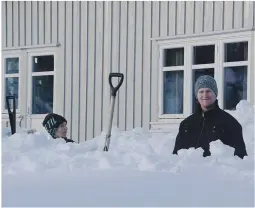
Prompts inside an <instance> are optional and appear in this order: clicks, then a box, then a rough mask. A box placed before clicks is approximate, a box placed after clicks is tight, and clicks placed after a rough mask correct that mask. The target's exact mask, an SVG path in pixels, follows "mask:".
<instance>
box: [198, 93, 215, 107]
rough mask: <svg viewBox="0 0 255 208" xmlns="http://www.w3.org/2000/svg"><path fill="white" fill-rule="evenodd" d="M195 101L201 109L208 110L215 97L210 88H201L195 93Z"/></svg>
mask: <svg viewBox="0 0 255 208" xmlns="http://www.w3.org/2000/svg"><path fill="white" fill-rule="evenodd" d="M197 99H198V102H199V104H200V105H201V108H202V109H208V108H210V106H211V105H212V104H213V103H214V102H215V100H216V95H215V93H214V92H213V91H212V90H211V89H210V88H201V89H199V90H198V92H197Z"/></svg>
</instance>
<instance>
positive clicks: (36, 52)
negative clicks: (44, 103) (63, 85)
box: [27, 49, 57, 122]
mask: <svg viewBox="0 0 255 208" xmlns="http://www.w3.org/2000/svg"><path fill="white" fill-rule="evenodd" d="M48 55H53V56H54V70H53V71H46V72H33V71H32V70H33V67H32V65H31V64H32V60H33V57H34V56H48ZM27 58H28V62H27V63H28V79H29V81H28V105H27V107H28V108H27V115H28V116H29V118H28V121H29V122H30V120H31V119H39V118H43V117H45V115H46V114H47V113H46V114H33V113H32V100H33V98H32V96H33V95H32V86H33V77H35V76H47V75H53V77H54V79H53V82H54V83H53V87H54V88H53V112H55V110H56V105H57V102H56V101H57V100H56V93H55V92H56V89H57V83H56V71H57V69H56V67H57V51H56V49H48V50H45V51H42V50H41V49H38V50H34V49H31V50H28V57H27Z"/></svg>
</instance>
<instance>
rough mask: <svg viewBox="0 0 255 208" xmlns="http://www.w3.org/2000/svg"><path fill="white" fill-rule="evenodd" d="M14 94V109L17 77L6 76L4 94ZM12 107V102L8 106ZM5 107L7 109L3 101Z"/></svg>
mask: <svg viewBox="0 0 255 208" xmlns="http://www.w3.org/2000/svg"><path fill="white" fill-rule="evenodd" d="M10 95H12V96H15V98H16V99H15V104H16V109H17V108H18V104H19V103H18V100H19V99H18V98H19V78H18V77H8V78H5V96H10ZM10 107H11V108H13V106H12V104H11V106H10ZM5 109H7V104H6V102H5Z"/></svg>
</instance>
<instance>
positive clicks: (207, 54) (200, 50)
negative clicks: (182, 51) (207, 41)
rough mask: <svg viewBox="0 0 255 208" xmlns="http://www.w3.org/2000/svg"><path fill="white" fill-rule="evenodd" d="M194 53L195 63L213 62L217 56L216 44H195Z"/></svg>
mask: <svg viewBox="0 0 255 208" xmlns="http://www.w3.org/2000/svg"><path fill="white" fill-rule="evenodd" d="M193 50H194V53H193V64H195V65H196V64H212V63H214V57H215V46H214V45H203V46H195V47H194V49H193Z"/></svg>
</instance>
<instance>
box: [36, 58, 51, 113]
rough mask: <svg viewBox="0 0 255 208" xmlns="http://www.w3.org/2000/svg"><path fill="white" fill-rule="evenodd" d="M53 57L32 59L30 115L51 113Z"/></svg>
mask: <svg viewBox="0 0 255 208" xmlns="http://www.w3.org/2000/svg"><path fill="white" fill-rule="evenodd" d="M53 90H54V56H53V55H47V56H33V58H32V114H47V113H52V111H53Z"/></svg>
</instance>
